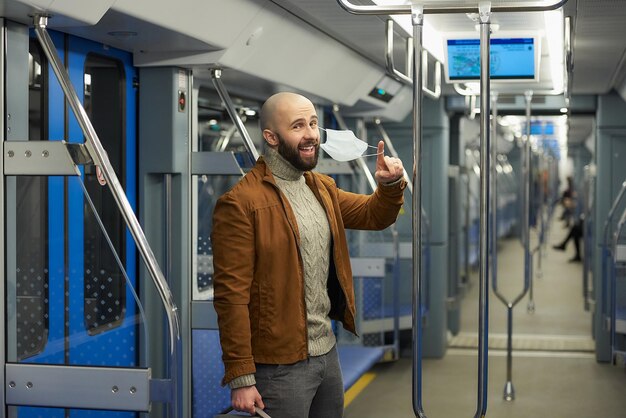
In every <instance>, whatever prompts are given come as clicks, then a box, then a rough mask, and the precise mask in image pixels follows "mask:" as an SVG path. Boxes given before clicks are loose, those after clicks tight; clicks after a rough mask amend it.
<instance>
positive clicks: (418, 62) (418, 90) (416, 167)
mask: <svg viewBox="0 0 626 418" xmlns="http://www.w3.org/2000/svg"><path fill="white" fill-rule="evenodd" d="M410 11H411V23H412V24H413V47H414V48H415V49H414V53H413V74H412V75H413V176H412V179H411V180H412V183H413V194H412V197H413V199H412V204H413V206H412V210H411V223H412V226H413V246H412V258H413V293H412V306H413V309H412V312H411V317H412V323H413V327H412V339H413V368H412V380H413V390H412V403H413V412H414V413H415V415H416V416H417V417H420V418H425V417H426V414H425V413H424V408H423V405H422V326H423V322H422V318H423V315H422V314H423V312H422V216H421V208H422V187H421V184H420V182H421V180H422V160H421V159H422V96H423V93H422V29H423V25H424V9H423V7H422V6H420V5H411V6H410ZM418 211H419V212H418Z"/></svg>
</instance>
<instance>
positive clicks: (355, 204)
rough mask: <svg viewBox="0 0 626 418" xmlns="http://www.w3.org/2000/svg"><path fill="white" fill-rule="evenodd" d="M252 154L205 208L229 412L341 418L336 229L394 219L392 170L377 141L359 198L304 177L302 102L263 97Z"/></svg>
mask: <svg viewBox="0 0 626 418" xmlns="http://www.w3.org/2000/svg"><path fill="white" fill-rule="evenodd" d="M261 129H262V131H263V138H264V140H265V143H266V148H265V152H264V155H263V156H262V157H259V159H258V161H257V162H256V165H255V166H254V167H253V168H252V170H251V171H250V172H248V174H246V176H245V177H244V178H243V179H242V180H241V181H240V182H239V183H238V184H237V185H235V187H233V189H231V190H230V191H229V192H227V193H225V194H224V195H223V196H222V197H220V199H219V200H218V202H217V205H216V207H215V211H214V213H213V233H212V236H211V239H212V243H213V265H214V286H215V299H214V304H215V309H216V311H217V315H218V324H219V329H220V342H221V345H222V351H223V355H222V359H223V361H224V368H225V373H224V378H223V381H222V383H223V384H228V385H229V387H230V388H231V403H232V406H233V408H234V409H236V410H238V411H246V412H249V413H251V414H254V412H255V408H256V407H258V408H261V409H264V410H265V412H266V413H268V414H269V415H270V416H272V418H282V417H285V418H287V417H289V418H294V417H296V418H300V417H301V418H307V417H311V418H313V417H320V418H335V417H337V418H339V417H342V416H343V380H342V376H341V370H340V368H339V361H338V357H337V350H336V346H335V343H336V341H335V335H334V333H333V330H332V326H331V319H335V320H338V321H341V323H342V324H343V327H344V328H345V329H347V330H348V331H350V332H353V333H355V306H354V290H353V283H352V271H351V269H350V255H349V253H348V245H347V240H346V234H345V228H351V229H366V230H381V229H384V228H386V227H388V226H389V225H391V224H392V223H394V222H395V220H396V217H397V215H398V211H399V210H400V207H401V206H402V202H403V190H404V188H405V187H406V182H405V181H404V179H403V178H402V174H403V169H402V163H401V161H400V160H398V159H397V158H391V157H385V156H383V142H382V141H380V142H379V144H378V151H379V155H378V157H377V162H376V174H375V178H376V180H377V181H378V183H379V186H380V187H378V188H377V189H376V191H375V192H374V193H373V194H371V195H360V194H354V193H349V192H346V191H343V190H341V189H339V188H338V187H337V186H336V184H335V182H334V181H333V179H332V178H330V177H328V176H325V175H322V174H319V173H316V172H312V171H311V170H313V169H314V168H315V166H316V165H317V160H318V156H319V148H320V133H319V129H318V116H317V113H316V111H315V107H314V106H313V104H312V103H311V101H310V100H308V99H307V98H306V97H304V96H301V95H298V94H294V93H286V92H284V93H278V94H275V95H273V96H271V97H270V98H269V99H268V100H267V101H266V102H265V104H264V105H263V107H262V109H261Z"/></svg>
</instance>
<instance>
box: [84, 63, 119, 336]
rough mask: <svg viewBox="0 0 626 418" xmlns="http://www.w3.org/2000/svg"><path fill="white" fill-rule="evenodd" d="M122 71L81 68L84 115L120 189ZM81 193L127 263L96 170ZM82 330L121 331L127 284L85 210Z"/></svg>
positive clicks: (109, 66)
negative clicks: (99, 143) (112, 170)
mask: <svg viewBox="0 0 626 418" xmlns="http://www.w3.org/2000/svg"><path fill="white" fill-rule="evenodd" d="M124 80H125V76H124V71H123V66H122V64H121V63H120V62H119V61H117V60H114V59H111V58H105V57H101V56H98V55H95V54H89V55H88V56H87V60H86V63H85V78H84V94H85V101H84V106H85V110H86V112H87V114H88V116H89V118H90V119H91V122H92V123H93V126H94V128H95V130H96V132H98V136H99V138H100V141H101V142H102V145H103V146H104V149H105V150H106V151H107V153H108V156H109V160H110V161H111V164H112V165H113V168H114V169H115V172H116V173H117V175H118V178H119V179H120V181H121V183H122V187H124V178H125V167H124V162H123V161H124V144H125V134H124V125H125V120H124V111H125V106H124V94H125V92H124ZM85 188H86V189H87V193H88V194H89V196H90V197H91V200H92V201H93V204H94V207H95V209H96V212H97V213H98V215H99V216H100V218H101V220H102V223H103V225H104V229H105V230H106V232H107V234H108V236H109V238H110V240H111V244H112V245H113V248H114V249H115V251H116V252H117V253H118V254H119V257H120V261H121V262H122V265H124V264H125V258H126V257H125V251H124V249H125V245H126V244H125V241H126V240H125V228H124V224H123V220H122V217H121V214H120V211H119V210H118V208H117V206H116V205H115V200H114V198H113V196H112V195H111V193H110V191H109V189H108V187H103V186H101V185H100V183H99V182H98V179H97V176H96V171H95V166H87V167H86V168H85ZM84 246H85V247H84V248H85V263H84V269H85V271H84V275H85V284H84V291H85V301H84V308H85V318H84V321H85V328H86V329H87V331H88V332H89V333H90V334H92V335H93V334H98V333H100V332H103V331H106V330H108V329H111V328H114V327H116V326H119V325H120V324H121V322H122V320H123V318H124V312H125V309H126V282H125V280H124V276H123V274H122V273H121V271H120V268H119V266H118V264H117V261H116V259H115V255H114V253H113V251H111V249H110V247H109V243H108V242H107V238H106V236H105V235H104V233H103V232H102V230H101V229H100V226H99V225H98V222H97V220H96V218H95V217H94V215H93V214H92V212H91V208H90V207H89V206H88V205H85V209H84Z"/></svg>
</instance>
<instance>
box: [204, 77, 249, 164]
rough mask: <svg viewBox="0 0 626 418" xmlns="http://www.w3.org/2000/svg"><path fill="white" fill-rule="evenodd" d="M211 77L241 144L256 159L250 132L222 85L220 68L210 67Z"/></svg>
mask: <svg viewBox="0 0 626 418" xmlns="http://www.w3.org/2000/svg"><path fill="white" fill-rule="evenodd" d="M211 79H212V80H213V86H215V90H217V94H218V95H219V96H220V99H222V103H224V106H226V111H227V112H228V115H229V116H230V118H231V119H232V121H233V123H234V124H235V126H236V127H237V130H238V131H239V135H241V138H243V145H244V146H245V147H246V150H247V151H248V154H250V156H251V157H252V160H253V161H256V160H258V159H259V153H258V151H257V150H256V147H255V146H254V142H252V138H250V134H248V130H247V129H246V126H245V125H244V124H243V121H242V120H241V117H240V116H239V113H237V109H235V105H234V104H233V101H232V100H231V99H230V95H229V94H228V90H226V88H225V87H224V83H222V70H221V69H219V68H213V69H211Z"/></svg>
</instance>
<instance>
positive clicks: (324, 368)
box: [255, 347, 343, 418]
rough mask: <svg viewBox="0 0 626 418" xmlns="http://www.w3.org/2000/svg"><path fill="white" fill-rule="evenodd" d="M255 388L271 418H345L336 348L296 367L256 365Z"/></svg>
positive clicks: (289, 365)
mask: <svg viewBox="0 0 626 418" xmlns="http://www.w3.org/2000/svg"><path fill="white" fill-rule="evenodd" d="M255 379H256V387H257V390H258V391H259V393H260V394H261V397H262V398H263V403H264V404H265V412H266V413H267V414H268V415H269V416H271V417H272V418H341V417H343V377H342V376H341V368H340V367H339V357H338V356H337V348H336V347H333V349H332V350H330V351H329V352H328V353H327V354H324V355H322V356H317V357H309V358H308V359H306V360H302V361H300V362H298V363H295V364H287V365H284V364H281V365H275V364H257V365H256V373H255Z"/></svg>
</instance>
